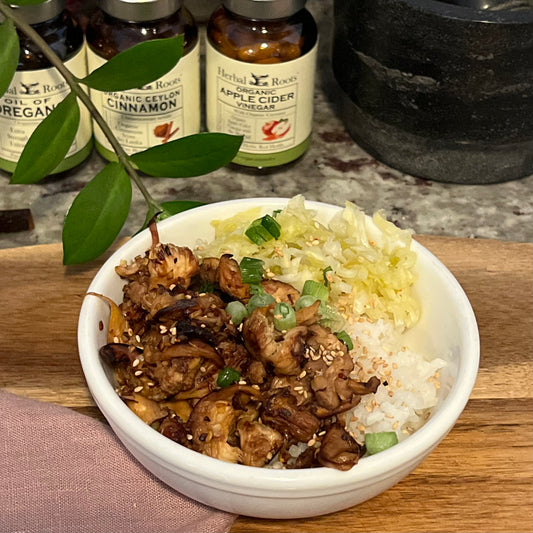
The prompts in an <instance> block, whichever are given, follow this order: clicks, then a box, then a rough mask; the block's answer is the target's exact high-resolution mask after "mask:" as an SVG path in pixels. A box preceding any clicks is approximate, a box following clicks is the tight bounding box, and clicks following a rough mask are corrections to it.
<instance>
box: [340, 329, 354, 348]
mask: <svg viewBox="0 0 533 533" xmlns="http://www.w3.org/2000/svg"><path fill="white" fill-rule="evenodd" d="M337 339H339V340H340V341H342V342H344V344H346V346H347V347H348V350H353V341H352V338H351V337H350V335H348V333H346V331H344V330H342V331H338V332H337Z"/></svg>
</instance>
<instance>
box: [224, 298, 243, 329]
mask: <svg viewBox="0 0 533 533" xmlns="http://www.w3.org/2000/svg"><path fill="white" fill-rule="evenodd" d="M226 312H227V313H228V314H229V316H230V317H231V321H232V322H233V323H234V324H235V325H236V326H238V325H239V324H240V323H241V322H242V321H243V320H244V319H245V318H246V317H247V316H248V310H247V309H246V306H245V305H244V304H243V303H242V302H239V301H238V300H235V301H233V302H230V303H229V304H228V305H226Z"/></svg>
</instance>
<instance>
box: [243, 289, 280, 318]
mask: <svg viewBox="0 0 533 533" xmlns="http://www.w3.org/2000/svg"><path fill="white" fill-rule="evenodd" d="M273 303H276V299H275V298H274V296H272V295H271V294H268V292H262V293H258V294H254V295H253V296H252V297H251V298H250V299H249V300H248V305H247V306H246V308H247V309H248V313H251V312H252V311H253V310H254V309H257V308H258V307H265V306H267V305H270V304H273Z"/></svg>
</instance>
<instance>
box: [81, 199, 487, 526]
mask: <svg viewBox="0 0 533 533" xmlns="http://www.w3.org/2000/svg"><path fill="white" fill-rule="evenodd" d="M78 345H79V354H80V359H81V364H82V367H83V372H84V375H85V378H86V381H87V384H88V387H89V389H90V392H91V394H92V396H93V398H94V400H95V402H96V404H97V405H98V407H99V409H100V410H101V412H102V413H103V415H104V416H105V418H106V419H107V420H108V422H109V424H110V425H111V427H112V428H113V430H114V431H115V433H116V434H117V436H118V438H119V439H120V440H121V441H122V443H123V444H124V446H126V448H128V450H130V452H131V453H132V454H133V456H134V457H135V458H136V459H137V460H139V461H140V462H141V463H142V464H143V465H144V466H145V467H146V468H147V469H148V470H150V471H151V472H152V473H153V474H154V475H156V476H157V477H158V478H160V479H161V480H162V481H163V482H165V483H167V484H168V485H170V486H171V487H173V488H174V489H176V490H177V491H179V492H181V493H182V494H185V495H186V496H189V497H191V498H193V499H195V500H197V501H199V502H202V503H204V504H207V505H210V506H212V507H215V508H218V509H222V510H225V511H229V512H233V513H239V514H243V515H248V516H255V517H263V518H301V517H309V516H316V515H321V514H325V513H330V512H334V511H338V510H341V509H345V508H347V507H350V506H353V505H356V504H358V503H361V502H363V501H365V500H368V499H370V498H372V497H374V496H376V495H378V494H380V493H381V492H383V491H385V490H387V489H388V488H390V487H392V486H393V485H394V484H396V483H397V482H398V481H400V480H401V479H402V478H403V477H405V476H406V475H408V474H409V473H410V472H411V471H412V470H413V469H414V468H415V467H416V466H417V465H418V464H419V463H420V462H421V461H422V460H423V459H424V458H425V457H426V456H427V455H428V454H429V453H430V452H431V451H432V450H433V449H434V448H435V447H436V446H437V445H438V444H439V442H440V441H441V440H442V439H443V438H444V437H445V436H446V435H447V433H448V432H449V431H450V430H451V429H452V427H453V426H454V424H455V422H456V421H457V418H458V417H459V416H460V414H461V412H462V411H463V409H464V407H465V405H466V403H467V401H468V399H469V396H470V393H471V391H472V388H473V386H474V382H475V379H476V376H477V370H478V363H479V335H478V329H477V324H476V320H475V316H474V313H473V311H472V308H471V306H470V303H469V301H468V298H467V297H466V295H465V293H464V292H463V290H462V288H461V286H460V285H459V283H458V282H457V280H456V279H455V278H454V277H453V275H452V274H451V273H450V272H449V271H448V270H447V269H446V267H445V266H444V265H443V264H442V263H441V262H440V261H439V260H438V259H437V258H436V257H435V256H434V255H433V254H431V253H430V252H429V251H428V250H427V249H426V248H424V247H423V246H421V245H420V244H419V243H418V242H417V241H416V240H414V239H413V238H412V234H411V232H409V231H406V230H400V229H399V228H397V227H396V226H394V225H393V224H392V223H390V222H388V221H387V220H386V219H385V218H384V217H383V216H382V214H380V213H379V212H378V213H376V214H374V216H372V217H370V216H367V215H365V214H364V213H362V212H361V211H360V210H359V209H358V208H357V207H356V206H355V205H353V204H350V203H347V204H346V206H345V207H344V208H342V207H338V206H333V205H328V204H323V203H319V202H310V201H306V200H305V199H304V198H302V197H301V196H298V197H295V198H292V199H280V198H250V199H241V200H234V201H227V202H220V203H215V204H209V205H205V206H202V207H198V208H195V209H192V210H190V211H186V212H184V213H180V214H178V215H175V216H173V217H170V218H168V219H166V220H163V221H161V222H159V223H158V224H157V226H155V225H152V226H150V228H149V229H147V230H145V231H143V232H141V233H139V234H138V235H136V236H135V237H133V238H132V239H131V240H129V241H128V242H127V243H126V244H124V245H123V246H122V247H121V248H120V249H119V250H118V251H117V252H115V253H114V254H113V255H112V256H111V257H110V258H109V259H108V260H107V261H106V262H105V264H104V265H103V266H102V267H101V269H100V270H99V271H98V273H97V274H96V276H95V277H94V279H93V281H92V282H91V284H90V287H89V288H88V291H87V295H86V296H85V298H84V301H83V305H82V308H81V311H80V316H79V327H78Z"/></svg>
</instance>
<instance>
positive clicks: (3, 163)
mask: <svg viewBox="0 0 533 533" xmlns="http://www.w3.org/2000/svg"><path fill="white" fill-rule="evenodd" d="M92 148H93V141H92V139H91V140H90V141H89V142H88V143H87V144H86V145H85V146H84V147H83V148H82V149H81V150H80V151H79V152H76V153H75V154H73V155H71V156H69V157H66V158H65V159H63V161H61V163H59V165H57V167H56V168H54V170H53V171H52V172H50V175H52V174H59V173H60V172H64V171H65V170H70V169H71V168H74V167H75V166H76V165H79V164H80V163H81V162H82V161H83V160H85V159H86V158H87V157H89V154H90V153H91V150H92ZM17 163H18V161H7V160H6V159H3V158H1V157H0V168H1V169H2V170H5V171H6V172H10V173H13V172H14V171H15V168H16V166H17Z"/></svg>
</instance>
